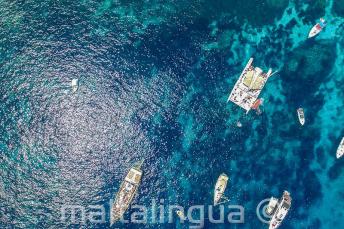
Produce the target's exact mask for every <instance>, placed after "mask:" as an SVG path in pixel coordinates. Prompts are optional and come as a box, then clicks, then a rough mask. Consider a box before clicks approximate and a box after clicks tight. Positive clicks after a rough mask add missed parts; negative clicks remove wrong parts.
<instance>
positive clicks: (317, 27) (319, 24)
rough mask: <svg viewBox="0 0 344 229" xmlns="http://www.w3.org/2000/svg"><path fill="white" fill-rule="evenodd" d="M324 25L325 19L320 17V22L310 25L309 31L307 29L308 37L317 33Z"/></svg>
mask: <svg viewBox="0 0 344 229" xmlns="http://www.w3.org/2000/svg"><path fill="white" fill-rule="evenodd" d="M325 26H326V21H325V19H323V18H320V22H319V23H317V24H315V25H314V26H313V27H312V29H311V31H309V34H308V38H311V37H314V36H316V35H318V34H319V33H320V32H321V31H322V30H323V28H325Z"/></svg>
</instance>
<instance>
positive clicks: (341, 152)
mask: <svg viewBox="0 0 344 229" xmlns="http://www.w3.org/2000/svg"><path fill="white" fill-rule="evenodd" d="M343 155H344V137H343V138H342V140H341V142H340V144H339V146H338V149H337V153H336V156H337V159H339V158H341V157H342V156H343Z"/></svg>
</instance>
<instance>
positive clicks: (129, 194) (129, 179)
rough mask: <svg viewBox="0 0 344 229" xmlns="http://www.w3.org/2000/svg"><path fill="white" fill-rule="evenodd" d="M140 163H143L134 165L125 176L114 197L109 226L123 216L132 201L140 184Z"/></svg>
mask: <svg viewBox="0 0 344 229" xmlns="http://www.w3.org/2000/svg"><path fill="white" fill-rule="evenodd" d="M142 163H143V161H142V162H141V163H139V164H137V165H134V166H133V167H132V168H131V169H130V170H129V172H128V174H127V176H126V177H125V179H124V181H123V182H122V184H121V186H120V188H119V191H118V192H117V195H116V197H115V201H114V203H113V204H112V207H111V214H110V223H111V225H112V224H114V223H115V222H116V221H118V220H120V219H121V218H122V216H123V214H124V213H125V212H126V210H127V209H128V207H129V205H130V203H131V201H132V200H133V198H134V196H135V194H136V191H137V189H138V187H139V185H140V182H141V177H142V171H141V165H142Z"/></svg>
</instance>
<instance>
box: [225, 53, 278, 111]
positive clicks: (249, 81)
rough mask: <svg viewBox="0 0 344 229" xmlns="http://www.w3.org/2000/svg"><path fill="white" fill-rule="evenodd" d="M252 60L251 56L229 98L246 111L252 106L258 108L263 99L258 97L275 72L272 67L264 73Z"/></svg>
mask: <svg viewBox="0 0 344 229" xmlns="http://www.w3.org/2000/svg"><path fill="white" fill-rule="evenodd" d="M252 62H253V58H250V60H249V61H248V63H247V64H246V67H245V68H244V70H243V71H242V73H241V75H240V77H239V79H238V80H237V82H236V83H235V85H234V88H233V89H232V91H231V93H230V95H229V97H228V100H227V102H228V101H231V102H233V103H235V104H236V105H238V106H240V107H241V108H243V109H245V110H246V113H248V112H249V111H250V110H251V109H252V108H253V109H257V108H258V107H259V105H260V104H261V103H262V101H263V100H261V99H258V96H259V94H260V92H261V91H262V89H263V87H264V86H265V84H266V82H267V80H268V79H269V77H270V76H272V75H273V74H274V73H272V69H271V68H270V69H269V71H268V72H267V73H264V72H263V70H262V69H260V68H258V67H254V66H253V65H252Z"/></svg>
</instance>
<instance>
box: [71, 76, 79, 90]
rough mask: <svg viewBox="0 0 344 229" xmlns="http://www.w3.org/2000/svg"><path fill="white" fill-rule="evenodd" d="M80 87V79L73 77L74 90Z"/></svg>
mask: <svg viewBox="0 0 344 229" xmlns="http://www.w3.org/2000/svg"><path fill="white" fill-rule="evenodd" d="M78 88H79V80H78V79H72V92H73V93H75V92H76V91H77V90H78Z"/></svg>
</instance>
